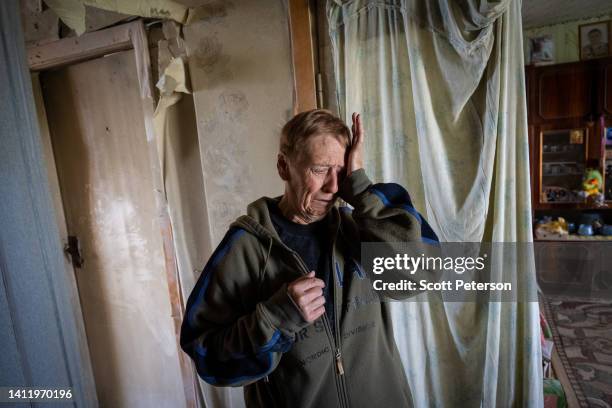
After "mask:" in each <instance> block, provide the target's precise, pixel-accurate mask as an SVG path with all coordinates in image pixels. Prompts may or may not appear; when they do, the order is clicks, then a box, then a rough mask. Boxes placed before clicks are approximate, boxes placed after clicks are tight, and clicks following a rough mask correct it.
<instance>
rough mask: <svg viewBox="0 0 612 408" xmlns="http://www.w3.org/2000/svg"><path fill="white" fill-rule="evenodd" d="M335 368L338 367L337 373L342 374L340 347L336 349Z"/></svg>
mask: <svg viewBox="0 0 612 408" xmlns="http://www.w3.org/2000/svg"><path fill="white" fill-rule="evenodd" d="M336 368H337V369H338V374H339V375H344V367H343V366H342V354H341V353H340V349H337V350H336Z"/></svg>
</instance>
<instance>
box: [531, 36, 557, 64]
mask: <svg viewBox="0 0 612 408" xmlns="http://www.w3.org/2000/svg"><path fill="white" fill-rule="evenodd" d="M529 41H530V45H531V53H530V57H531V63H532V64H534V65H541V64H552V63H553V62H554V61H555V59H554V55H555V44H554V42H553V39H552V36H551V35H543V36H540V37H533V38H530V39H529Z"/></svg>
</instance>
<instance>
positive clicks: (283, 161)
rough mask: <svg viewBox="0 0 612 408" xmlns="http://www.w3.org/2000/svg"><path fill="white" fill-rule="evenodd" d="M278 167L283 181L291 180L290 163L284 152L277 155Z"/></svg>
mask: <svg viewBox="0 0 612 408" xmlns="http://www.w3.org/2000/svg"><path fill="white" fill-rule="evenodd" d="M276 169H277V170H278V175H279V176H280V178H281V179H282V180H283V181H289V178H290V176H289V163H288V162H287V158H286V157H285V155H284V154H282V153H279V154H278V156H277V157H276Z"/></svg>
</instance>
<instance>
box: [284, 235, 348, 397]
mask: <svg viewBox="0 0 612 408" xmlns="http://www.w3.org/2000/svg"><path fill="white" fill-rule="evenodd" d="M287 249H289V251H290V252H291V253H292V254H293V256H294V258H295V259H296V260H297V262H298V264H299V265H300V266H301V268H302V272H303V274H304V275H307V274H308V268H307V267H306V265H305V264H304V261H303V260H302V258H300V256H299V255H298V254H297V253H296V252H295V251H293V250H292V249H290V248H287ZM332 251H333V245H332ZM333 266H334V259H333V254H332V270H331V271H330V272H331V274H332V279H333V281H334V286H335V282H336V277H335V275H336V274H335V270H334V269H333ZM333 290H334V313H336V312H337V308H336V304H337V303H338V302H337V301H336V290H335V287H334V288H333ZM321 317H322V318H323V326H324V327H325V331H326V332H327V337H328V339H331V342H332V343H333V346H334V349H335V350H336V354H335V355H334V362H335V365H336V376H335V377H336V387H337V388H338V391H339V394H340V395H339V397H340V404H341V406H343V407H347V408H348V406H349V405H348V402H347V398H346V393H345V390H344V383H343V381H342V380H343V378H342V377H343V376H344V367H343V365H342V351H341V350H340V346H339V345H338V341H337V339H336V336H335V335H334V332H333V331H332V330H331V323H330V322H329V319H328V318H327V313H323V316H321ZM335 320H336V325H335V326H336V334H337V333H338V331H339V330H340V328H339V327H338V317H337V316H336V319H335Z"/></svg>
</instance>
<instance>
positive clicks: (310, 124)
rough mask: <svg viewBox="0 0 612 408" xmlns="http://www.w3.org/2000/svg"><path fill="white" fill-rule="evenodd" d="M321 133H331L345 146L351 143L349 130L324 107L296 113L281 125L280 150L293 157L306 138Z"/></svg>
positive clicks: (300, 148)
mask: <svg viewBox="0 0 612 408" xmlns="http://www.w3.org/2000/svg"><path fill="white" fill-rule="evenodd" d="M322 134H329V135H332V136H333V137H335V138H336V140H338V142H340V143H341V144H342V145H343V146H344V147H345V148H346V147H348V146H349V145H350V143H351V132H350V130H349V128H348V127H347V126H346V124H345V123H344V122H343V121H342V119H340V118H339V117H337V116H336V115H334V114H333V113H332V112H330V111H328V110H326V109H312V110H309V111H306V112H301V113H298V114H297V115H295V116H294V117H293V118H292V119H291V120H290V121H289V122H287V123H286V124H285V126H283V130H282V131H281V139H280V152H281V153H282V154H284V155H285V156H287V157H288V158H289V159H293V158H295V157H296V153H299V152H300V151H302V149H303V147H304V145H305V144H306V141H307V140H308V139H310V138H312V137H314V136H318V135H322Z"/></svg>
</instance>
